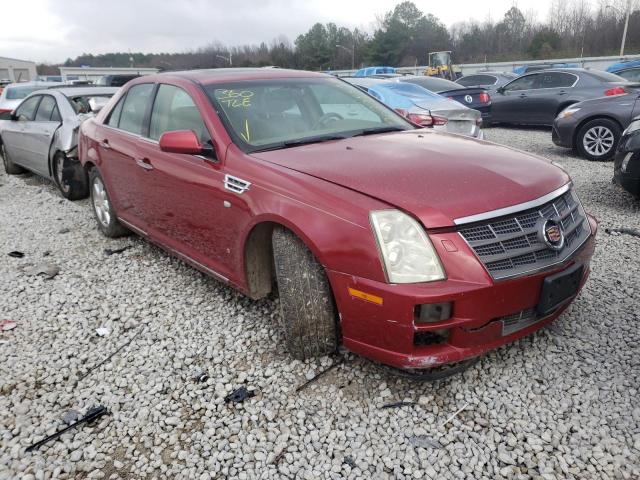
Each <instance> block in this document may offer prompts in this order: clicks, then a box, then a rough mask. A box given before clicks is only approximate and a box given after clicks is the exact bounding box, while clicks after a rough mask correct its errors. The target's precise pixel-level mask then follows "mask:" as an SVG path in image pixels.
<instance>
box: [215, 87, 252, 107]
mask: <svg viewBox="0 0 640 480" xmlns="http://www.w3.org/2000/svg"><path fill="white" fill-rule="evenodd" d="M251 97H253V92H252V91H251V90H218V91H216V98H217V99H218V101H219V102H220V103H221V104H222V105H223V106H225V107H227V108H246V107H250V106H251Z"/></svg>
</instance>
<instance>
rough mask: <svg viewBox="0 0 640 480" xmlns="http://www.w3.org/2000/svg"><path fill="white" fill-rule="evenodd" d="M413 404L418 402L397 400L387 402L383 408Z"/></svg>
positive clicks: (410, 405)
mask: <svg viewBox="0 0 640 480" xmlns="http://www.w3.org/2000/svg"><path fill="white" fill-rule="evenodd" d="M413 405H418V404H417V403H416V402H395V403H387V404H385V405H383V406H382V408H400V407H412V406H413Z"/></svg>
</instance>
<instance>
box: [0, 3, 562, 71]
mask: <svg viewBox="0 0 640 480" xmlns="http://www.w3.org/2000/svg"><path fill="white" fill-rule="evenodd" d="M399 2H400V0H297V1H294V0H243V1H237V0H236V1H233V0H225V1H221V0H4V1H2V2H1V5H0V18H1V19H2V21H1V22H0V56H4V57H12V58H19V59H25V60H34V61H37V62H43V61H44V62H50V63H58V62H63V61H64V60H65V59H66V58H68V57H72V58H74V57H76V56H78V55H80V54H82V53H93V54H98V53H106V52H115V51H128V50H131V51H132V52H138V51H142V52H145V53H152V52H182V51H187V50H191V49H196V48H198V47H202V46H206V45H208V44H210V43H212V42H221V43H223V44H225V45H243V44H255V43H260V42H262V41H266V42H267V43H269V42H270V41H271V40H272V39H274V38H276V37H278V36H279V35H281V34H283V35H285V36H286V37H287V38H288V39H289V40H290V41H291V42H293V41H294V40H295V38H296V36H298V35H299V34H300V33H304V32H306V31H307V30H308V29H309V27H311V25H313V24H314V23H315V22H322V23H326V22H334V23H336V24H338V25H344V26H347V27H349V28H352V27H360V28H364V29H366V30H369V31H371V30H372V29H373V25H374V22H375V19H376V15H380V14H383V13H384V12H386V11H389V10H391V9H393V7H394V6H395V5H396V4H397V3H399ZM550 3H551V0H517V1H514V0H447V1H437V0H415V4H416V5H417V6H418V8H420V9H421V10H422V11H423V12H425V13H432V14H434V15H435V16H436V17H438V18H440V20H442V21H443V22H444V23H445V24H446V25H447V26H450V25H451V24H453V23H455V22H459V21H465V20H470V19H476V20H480V21H482V20H485V19H486V18H487V17H488V16H489V15H490V16H491V18H493V19H500V18H502V16H503V15H504V13H505V12H506V11H507V10H508V9H509V8H510V7H511V6H512V5H514V4H515V5H517V6H518V7H519V8H520V9H521V10H522V11H523V12H527V11H535V12H537V19H538V20H542V19H544V18H546V16H547V13H548V10H549V5H550Z"/></svg>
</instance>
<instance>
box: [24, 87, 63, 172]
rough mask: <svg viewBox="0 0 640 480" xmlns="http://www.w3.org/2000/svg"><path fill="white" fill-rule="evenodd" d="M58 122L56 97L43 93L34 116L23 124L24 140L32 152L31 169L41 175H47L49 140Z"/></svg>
mask: <svg viewBox="0 0 640 480" xmlns="http://www.w3.org/2000/svg"><path fill="white" fill-rule="evenodd" d="M60 123H61V121H60V113H59V110H58V105H57V103H56V99H55V98H54V97H53V96H51V95H43V96H42V100H41V101H40V104H39V105H38V110H37V111H36V115H35V118H34V119H33V121H32V122H27V123H26V124H25V126H24V138H25V142H27V143H28V145H29V149H30V150H31V151H32V152H33V166H32V170H33V171H34V172H36V173H37V174H39V175H42V176H43V177H48V176H49V153H50V150H51V142H52V141H53V135H54V134H55V133H56V130H57V129H58V127H59V126H60Z"/></svg>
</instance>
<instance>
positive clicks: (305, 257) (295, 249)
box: [272, 228, 338, 360]
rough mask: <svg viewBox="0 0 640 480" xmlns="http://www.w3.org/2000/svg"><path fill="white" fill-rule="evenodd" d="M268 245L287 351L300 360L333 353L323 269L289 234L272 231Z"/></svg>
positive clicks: (332, 316) (333, 324) (334, 333)
mask: <svg viewBox="0 0 640 480" xmlns="http://www.w3.org/2000/svg"><path fill="white" fill-rule="evenodd" d="M272 241H273V258H274V262H275V269H276V277H277V280H278V290H279V292H280V309H281V327H282V330H283V332H284V337H285V342H286V345H287V350H288V351H289V353H291V355H293V356H294V357H296V358H297V359H300V360H304V359H307V358H312V357H318V356H322V355H327V354H330V353H333V352H335V351H336V348H337V347H338V325H337V321H336V317H337V316H336V308H335V306H334V302H333V296H332V294H331V287H330V286H329V281H328V280H327V276H326V275H325V272H324V268H323V267H322V265H320V263H318V261H317V260H316V258H315V257H314V256H313V253H311V251H310V250H309V249H308V248H307V247H306V246H305V244H304V243H303V242H302V240H300V239H299V238H298V237H297V236H296V235H294V234H293V233H292V232H291V231H289V230H286V229H284V228H276V229H275V230H274V231H273V238H272Z"/></svg>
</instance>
